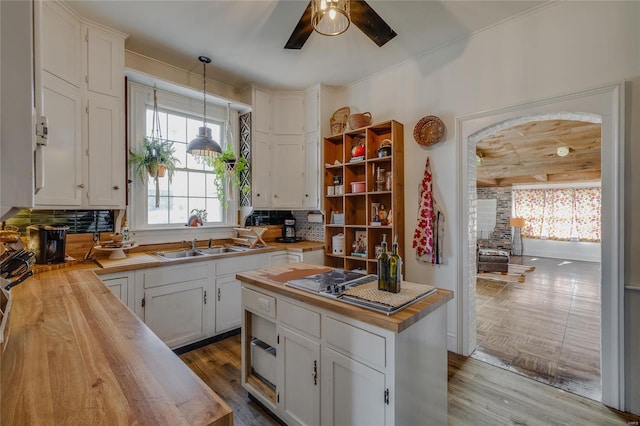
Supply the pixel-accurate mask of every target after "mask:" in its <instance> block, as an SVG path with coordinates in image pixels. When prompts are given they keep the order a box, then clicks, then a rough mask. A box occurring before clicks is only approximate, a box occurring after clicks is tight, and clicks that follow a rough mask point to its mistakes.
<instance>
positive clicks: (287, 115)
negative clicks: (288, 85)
mask: <svg viewBox="0 0 640 426" xmlns="http://www.w3.org/2000/svg"><path fill="white" fill-rule="evenodd" d="M303 99H304V98H303V96H302V95H301V94H298V93H294V94H275V95H273V134H274V135H301V134H303V133H304V124H303V120H304V100H303Z"/></svg>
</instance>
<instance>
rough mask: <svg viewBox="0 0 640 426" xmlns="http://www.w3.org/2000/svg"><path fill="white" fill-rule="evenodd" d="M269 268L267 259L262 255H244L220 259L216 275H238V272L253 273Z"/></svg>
mask: <svg viewBox="0 0 640 426" xmlns="http://www.w3.org/2000/svg"><path fill="white" fill-rule="evenodd" d="M267 266H269V265H268V264H267V261H266V257H265V256H264V255H262V254H254V255H243V256H236V257H229V258H227V259H220V261H218V264H217V265H216V268H217V270H216V275H217V276H221V275H227V274H237V273H238V272H246V271H251V270H253V269H260V268H265V267H267Z"/></svg>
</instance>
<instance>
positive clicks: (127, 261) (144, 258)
mask: <svg viewBox="0 0 640 426" xmlns="http://www.w3.org/2000/svg"><path fill="white" fill-rule="evenodd" d="M96 261H97V262H98V263H99V264H100V266H102V267H103V268H115V267H118V266H126V265H137V264H140V263H155V262H160V259H158V258H157V257H155V256H153V255H151V254H147V253H129V254H128V255H127V257H126V258H124V259H109V258H106V257H105V258H100V259H96Z"/></svg>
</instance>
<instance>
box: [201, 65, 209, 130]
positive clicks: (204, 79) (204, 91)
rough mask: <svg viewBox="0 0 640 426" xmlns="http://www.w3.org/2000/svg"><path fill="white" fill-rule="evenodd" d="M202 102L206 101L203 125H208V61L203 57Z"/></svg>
mask: <svg viewBox="0 0 640 426" xmlns="http://www.w3.org/2000/svg"><path fill="white" fill-rule="evenodd" d="M202 58H203V57H202V56H201V57H200V60H201V61H202V94H203V96H202V98H203V100H202V102H203V103H204V117H203V118H202V126H203V127H207V61H205V60H203V59H202Z"/></svg>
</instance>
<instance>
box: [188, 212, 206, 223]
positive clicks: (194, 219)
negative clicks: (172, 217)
mask: <svg viewBox="0 0 640 426" xmlns="http://www.w3.org/2000/svg"><path fill="white" fill-rule="evenodd" d="M206 221H207V211H206V210H205V209H193V210H191V216H189V220H188V221H187V225H188V226H202V225H204V223H205V222H206Z"/></svg>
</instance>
